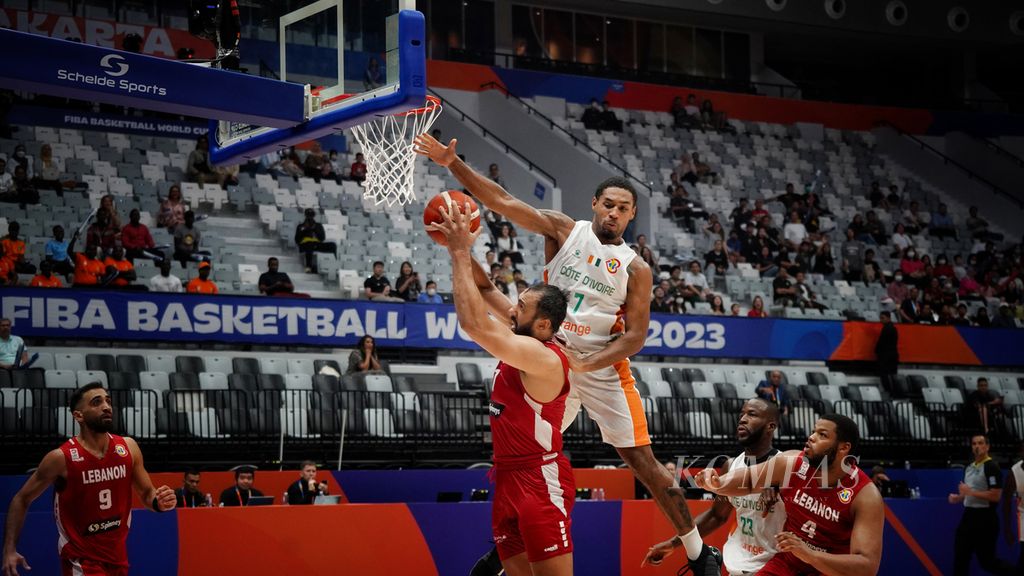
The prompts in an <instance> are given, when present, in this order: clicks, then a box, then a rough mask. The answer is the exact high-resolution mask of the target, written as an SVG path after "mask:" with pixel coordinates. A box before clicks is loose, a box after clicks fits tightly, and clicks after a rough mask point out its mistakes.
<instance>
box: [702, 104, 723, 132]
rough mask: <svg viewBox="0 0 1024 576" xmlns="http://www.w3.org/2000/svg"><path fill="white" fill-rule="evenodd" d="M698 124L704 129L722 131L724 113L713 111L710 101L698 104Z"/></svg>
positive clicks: (713, 107)
mask: <svg viewBox="0 0 1024 576" xmlns="http://www.w3.org/2000/svg"><path fill="white" fill-rule="evenodd" d="M700 122H701V124H702V125H703V126H704V127H705V128H710V129H712V130H722V129H724V128H725V113H723V112H717V111H715V106H714V104H712V103H711V100H710V99H705V100H704V101H703V102H701V103H700Z"/></svg>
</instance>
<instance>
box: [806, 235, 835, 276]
mask: <svg viewBox="0 0 1024 576" xmlns="http://www.w3.org/2000/svg"><path fill="white" fill-rule="evenodd" d="M811 271H812V272H814V273H815V274H821V275H822V276H824V277H825V279H826V280H829V281H831V280H832V276H833V274H835V272H836V261H835V258H834V257H833V256H832V244H830V243H829V241H828V239H822V241H821V244H819V245H818V249H817V251H816V252H815V254H814V266H813V267H812V268H811Z"/></svg>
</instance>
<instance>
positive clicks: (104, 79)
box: [57, 54, 167, 96]
mask: <svg viewBox="0 0 1024 576" xmlns="http://www.w3.org/2000/svg"><path fill="white" fill-rule="evenodd" d="M99 67H100V70H101V71H102V72H103V73H102V74H98V73H88V72H81V71H78V70H69V69H67V68H60V69H58V70H57V79H58V80H61V81H64V82H69V83H71V84H85V85H87V87H86V88H85V89H87V90H88V89H92V88H93V87H98V88H107V89H113V90H117V91H119V92H124V93H126V94H129V95H132V96H137V95H141V94H145V95H150V96H167V88H165V87H163V86H161V85H159V84H150V83H146V82H133V81H131V80H129V79H127V78H122V76H125V75H126V74H128V72H129V71H130V70H131V67H130V66H129V65H128V60H127V59H126V58H125V57H124V56H121V55H120V54H107V55H105V56H103V57H102V58H100V59H99ZM133 76H136V78H137V77H138V70H136V73H135V74H133Z"/></svg>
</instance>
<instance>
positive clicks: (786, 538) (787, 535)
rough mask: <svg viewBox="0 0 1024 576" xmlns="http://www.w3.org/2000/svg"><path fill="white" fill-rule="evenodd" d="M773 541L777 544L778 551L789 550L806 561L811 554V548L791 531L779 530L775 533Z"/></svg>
mask: <svg viewBox="0 0 1024 576" xmlns="http://www.w3.org/2000/svg"><path fill="white" fill-rule="evenodd" d="M775 543H776V544H778V547H779V552H789V553H790V554H792V555H793V556H796V557H797V558H799V559H800V560H803V561H805V562H806V561H807V560H808V558H810V556H811V549H810V547H808V546H807V542H804V541H803V539H801V538H800V537H799V536H797V535H796V534H793V533H792V532H780V533H778V534H776V535H775Z"/></svg>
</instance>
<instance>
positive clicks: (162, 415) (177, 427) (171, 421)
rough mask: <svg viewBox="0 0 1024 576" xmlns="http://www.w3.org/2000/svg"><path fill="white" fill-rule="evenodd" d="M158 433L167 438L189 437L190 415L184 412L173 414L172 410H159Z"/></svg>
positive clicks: (157, 419) (157, 418)
mask: <svg viewBox="0 0 1024 576" xmlns="http://www.w3.org/2000/svg"><path fill="white" fill-rule="evenodd" d="M156 432H157V434H164V435H167V436H188V434H189V430H188V414H185V413H184V412H172V411H170V410H157V412H156Z"/></svg>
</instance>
